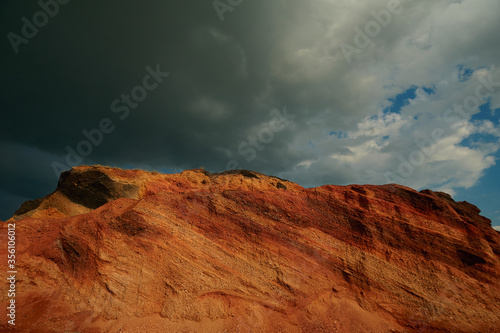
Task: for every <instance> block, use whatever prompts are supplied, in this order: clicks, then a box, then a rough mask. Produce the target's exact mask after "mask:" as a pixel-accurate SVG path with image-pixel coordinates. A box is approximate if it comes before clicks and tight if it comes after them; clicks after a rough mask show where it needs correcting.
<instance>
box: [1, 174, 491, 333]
mask: <svg viewBox="0 0 500 333" xmlns="http://www.w3.org/2000/svg"><path fill="white" fill-rule="evenodd" d="M479 213H480V212H479V209H477V207H475V206H473V205H471V204H469V203H466V202H455V201H454V200H453V199H452V198H451V197H450V196H449V195H447V194H445V193H440V192H433V191H429V190H425V191H421V192H417V191H415V190H412V189H410V188H407V187H403V186H399V185H394V184H391V185H383V186H372V185H363V186H360V185H350V186H331V185H326V186H322V187H318V188H311V189H304V188H302V187H301V186H299V185H297V184H295V183H292V182H289V181H286V180H283V179H279V178H276V177H269V176H265V175H262V174H260V173H256V172H252V171H244V170H238V171H230V172H224V173H217V174H213V173H209V172H207V171H205V170H187V171H184V172H182V173H180V174H172V175H165V174H159V173H154V172H145V171H140V170H121V169H113V168H107V167H101V166H97V167H78V168H73V169H72V170H71V171H70V172H68V173H64V174H63V175H61V179H60V181H59V184H58V187H57V189H56V191H55V192H54V193H52V194H50V195H49V196H47V197H45V198H43V199H41V200H38V201H35V202H30V203H25V204H24V205H23V206H22V207H21V208H20V210H19V211H18V212H17V213H16V215H15V216H14V217H13V218H12V219H11V220H9V221H8V222H9V223H15V224H16V233H17V239H18V244H17V260H18V262H17V270H18V282H17V287H18V290H19V293H18V294H17V296H16V301H17V303H18V308H17V322H16V328H17V329H18V330H19V331H25V332H61V331H69V332H75V331H79V332H432V331H436V332H438V331H439V332H443V331H451V332H489V331H490V332H495V329H496V328H497V327H500V283H499V282H500V275H499V271H500V236H499V235H500V233H498V232H496V231H494V230H493V229H492V228H491V222H490V221H489V220H488V219H487V218H485V217H482V216H481V215H479ZM6 227H7V226H6V224H5V223H3V224H2V228H4V229H5V228H6ZM6 235H7V233H6V231H5V230H3V231H2V232H1V237H2V242H3V241H4V240H6ZM5 251H6V250H5V249H4V248H2V249H0V252H1V254H0V255H1V256H3V257H5V255H6V254H5ZM6 295H7V291H6V290H5V286H2V290H0V300H2V301H3V304H2V307H3V308H4V309H5V307H4V305H6V301H7V298H6ZM2 325H3V326H2V328H8V325H7V324H4V323H3V322H2Z"/></svg>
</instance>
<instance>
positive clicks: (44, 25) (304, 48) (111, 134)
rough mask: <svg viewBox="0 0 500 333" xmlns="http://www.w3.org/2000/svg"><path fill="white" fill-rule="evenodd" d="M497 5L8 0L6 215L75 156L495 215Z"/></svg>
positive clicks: (1, 135)
mask: <svg viewBox="0 0 500 333" xmlns="http://www.w3.org/2000/svg"><path fill="white" fill-rule="evenodd" d="M498 13H500V2H499V1H498V0H481V1H478V0H463V1H460V0H420V1H411V0H401V1H397V0H390V1H389V0H380V1H379V0H369V1H368V0H349V1H348V0H308V1H302V0H243V1H240V0H231V1H230V0H221V1H215V2H213V1H212V0H206V1H205V0H169V1H152V0H150V1H147V0H145V1H140V2H139V1H123V0H120V1H118V0H108V1H75V0H72V1H69V0H64V1H63V0H59V2H56V1H55V0H42V1H41V2H36V1H14V0H8V1H2V3H1V4H0V27H1V33H2V34H3V36H4V37H3V42H2V43H1V45H0V47H1V49H0V50H1V54H2V58H1V60H2V61H1V62H0V75H1V78H2V80H1V84H2V86H1V90H0V108H1V110H2V120H1V124H2V128H1V131H0V154H1V157H2V162H1V165H0V180H1V183H0V200H1V203H2V205H1V209H0V219H7V218H8V217H10V216H11V215H12V214H13V212H14V211H15V210H16V209H17V208H18V207H19V205H20V204H21V203H22V202H23V201H25V200H29V199H34V198H38V197H42V196H44V195H46V194H48V193H50V192H51V191H53V190H54V189H55V186H56V184H57V178H58V174H59V172H60V171H61V170H63V169H69V168H70V167H72V166H74V165H79V164H102V165H111V166H118V167H124V168H144V169H149V170H159V171H162V172H178V171H181V170H184V169H186V168H197V167H200V166H203V167H204V168H205V169H207V170H209V171H212V172H219V171H224V170H226V169H228V168H230V169H233V168H243V169H250V170H255V171H259V172H263V173H266V174H270V175H276V176H280V177H284V178H287V179H289V180H292V181H295V182H298V183H299V184H301V185H303V186H306V187H310V186H319V185H323V184H339V185H343V184H351V183H358V184H366V183H370V184H384V183H390V182H395V183H400V184H403V185H407V186H410V187H413V188H415V189H424V188H430V189H433V190H442V191H446V192H448V193H450V194H452V195H453V196H454V198H455V199H456V200H467V201H469V202H471V203H473V204H475V205H477V206H478V207H480V208H481V210H482V211H483V215H485V216H487V217H488V218H490V219H492V220H493V224H494V225H500V211H499V210H500V205H499V204H498V203H499V199H500V187H499V184H500V172H499V171H500V167H498V161H497V159H498V156H499V153H498V149H499V147H500V125H499V118H500V43H499V42H498V38H499V36H500V20H499V19H498Z"/></svg>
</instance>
